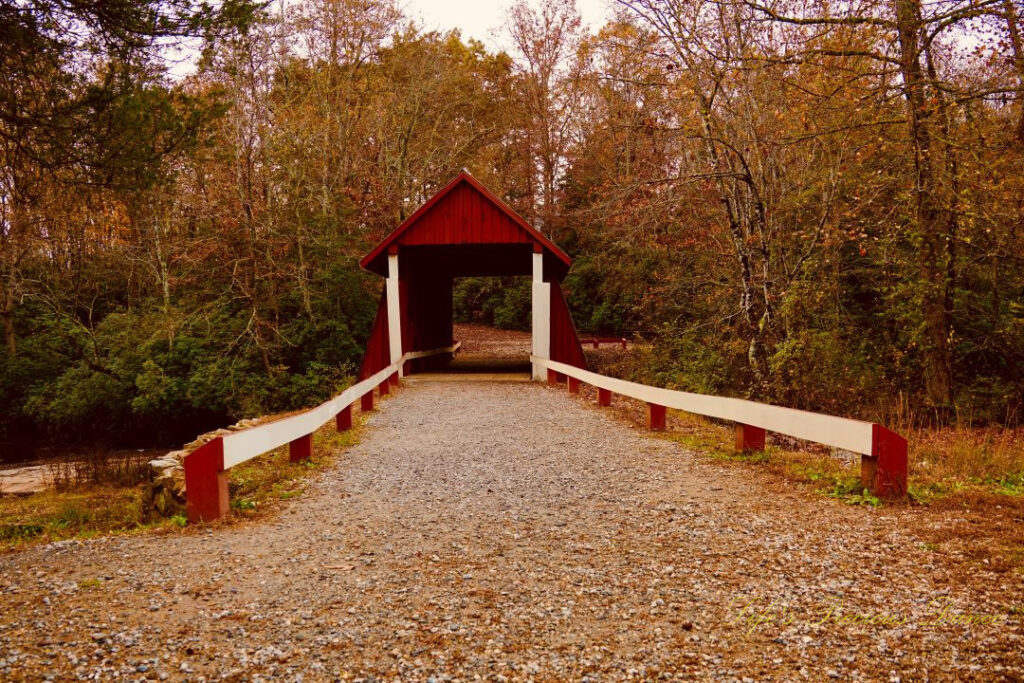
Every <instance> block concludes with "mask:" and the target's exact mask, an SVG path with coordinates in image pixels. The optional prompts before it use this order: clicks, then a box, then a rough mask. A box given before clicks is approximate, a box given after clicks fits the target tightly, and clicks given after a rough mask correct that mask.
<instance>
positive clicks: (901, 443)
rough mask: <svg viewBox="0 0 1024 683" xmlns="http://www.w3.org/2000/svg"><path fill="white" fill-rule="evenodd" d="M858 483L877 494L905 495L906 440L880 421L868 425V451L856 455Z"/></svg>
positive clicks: (898, 496) (881, 495)
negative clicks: (869, 427) (880, 423)
mask: <svg viewBox="0 0 1024 683" xmlns="http://www.w3.org/2000/svg"><path fill="white" fill-rule="evenodd" d="M860 481H861V484H862V485H863V486H864V487H865V488H866V489H868V490H869V491H871V493H872V494H874V495H876V496H878V497H879V498H902V497H904V496H906V495H907V440H906V439H904V438H903V437H902V436H900V435H899V434H897V433H896V432H894V431H892V430H889V429H886V428H885V427H883V426H882V425H877V424H876V425H871V455H862V456H861V457H860Z"/></svg>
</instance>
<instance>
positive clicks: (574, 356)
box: [360, 172, 587, 378]
mask: <svg viewBox="0 0 1024 683" xmlns="http://www.w3.org/2000/svg"><path fill="white" fill-rule="evenodd" d="M535 249H536V250H538V251H539V253H542V254H543V260H544V280H545V281H546V282H550V283H551V358H552V360H556V361H560V362H563V363H568V364H570V365H575V366H577V367H581V368H585V367H586V366H587V363H586V359H585V357H584V356H583V349H582V347H581V346H580V342H579V338H578V337H577V336H576V328H575V326H574V325H573V322H572V316H571V315H569V308H568V306H566V303H565V299H564V297H563V296H562V290H561V288H560V287H559V285H558V283H559V282H560V281H561V280H562V278H563V277H565V275H566V273H567V272H568V269H569V265H570V264H571V260H570V259H569V257H568V256H567V255H566V254H565V252H563V251H562V250H561V249H559V248H558V247H557V246H556V245H555V244H553V243H552V242H551V240H549V239H547V238H546V237H545V236H544V235H542V234H541V233H540V232H538V231H537V230H536V229H535V228H533V226H531V225H529V224H528V223H527V222H526V221H524V220H523V219H522V217H521V216H519V215H518V214H516V213H515V212H514V211H513V210H512V209H511V208H509V207H508V206H507V205H506V204H505V203H504V202H502V201H501V200H500V199H499V198H498V197H496V196H494V195H493V194H492V193H491V192H490V191H489V190H488V189H487V188H485V187H484V186H482V185H481V184H480V183H479V182H477V181H476V180H475V179H474V178H473V177H472V176H471V175H469V173H467V172H462V173H460V174H459V175H458V176H456V177H455V179H454V180H452V181H451V182H450V183H448V185H446V186H445V187H444V189H442V190H441V191H440V192H438V193H437V194H436V195H434V197H433V198H431V199H430V201H428V202H427V203H426V204H424V205H423V206H421V207H420V208H419V209H417V210H416V212H415V213H413V214H412V216H410V217H409V218H408V219H406V220H405V221H404V222H403V223H402V225H400V226H399V227H398V228H396V229H395V231H394V232H392V233H391V234H390V235H388V236H387V238H385V239H384V240H383V241H382V242H381V243H380V244H378V245H377V246H376V247H374V249H373V251H371V252H370V253H369V254H367V255H366V256H365V257H364V258H363V259H362V261H361V262H360V263H361V265H362V266H363V267H364V268H366V269H367V270H369V271H371V272H373V273H377V274H378V275H382V276H384V277H387V275H388V254H389V253H397V254H398V277H399V281H398V298H399V315H400V318H401V321H402V351H403V353H408V352H410V351H424V350H428V349H436V348H442V347H446V346H450V345H451V344H452V342H453V339H452V282H453V279H454V278H457V277H466V276H475V275H481V276H486V275H525V276H529V275H531V274H532V273H533V254H534V251H535ZM440 359H441V357H438V358H434V359H433V360H432V361H431V362H426V361H424V362H422V363H416V362H413V363H411V366H412V369H413V370H417V369H419V368H425V367H428V366H429V367H433V366H434V365H436V364H437V363H438V362H439V360H440ZM390 362H391V357H390V344H389V340H388V312H387V294H386V290H385V293H384V294H383V295H381V300H380V305H379V307H378V309H377V318H376V320H375V321H374V324H373V331H372V333H371V335H370V340H369V342H368V344H367V348H366V356H365V358H364V359H363V366H362V368H361V370H360V377H361V378H365V377H369V376H370V375H373V374H375V373H376V372H378V371H380V370H382V369H383V368H385V367H387V366H388V365H389V364H390Z"/></svg>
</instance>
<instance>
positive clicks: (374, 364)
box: [359, 287, 391, 380]
mask: <svg viewBox="0 0 1024 683" xmlns="http://www.w3.org/2000/svg"><path fill="white" fill-rule="evenodd" d="M389 365H391V344H390V342H389V341H388V289H387V287H385V288H384V291H383V292H381V294H380V303H379V304H377V317H376V318H374V319H373V327H372V328H371V329H370V338H369V339H368V340H367V341H366V355H364V356H363V365H362V367H361V368H359V379H360V380H364V379H366V378H367V377H370V376H372V375H375V374H377V373H378V372H380V371H381V370H383V369H384V368H386V367H387V366H389Z"/></svg>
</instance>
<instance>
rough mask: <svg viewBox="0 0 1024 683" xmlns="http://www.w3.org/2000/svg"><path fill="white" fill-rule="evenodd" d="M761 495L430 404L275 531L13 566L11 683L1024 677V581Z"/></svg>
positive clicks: (356, 454)
mask: <svg viewBox="0 0 1024 683" xmlns="http://www.w3.org/2000/svg"><path fill="white" fill-rule="evenodd" d="M760 476H763V475H759V474H758V473H757V472H756V471H753V470H748V469H744V468H736V467H725V466H722V465H719V464H716V463H714V462H712V461H710V460H708V459H706V458H704V457H701V456H697V455H694V454H692V453H689V452H687V451H686V450H685V449H684V448H682V447H680V446H679V445H678V444H675V443H673V442H670V441H667V440H663V439H657V438H652V437H650V436H648V435H646V434H645V433H643V432H642V431H640V430H638V429H634V428H631V427H629V426H628V425H625V424H623V423H621V422H618V421H616V420H614V419H613V418H611V417H609V416H608V415H607V414H605V413H601V412H599V411H598V410H597V409H596V408H590V407H586V406H584V405H583V404H582V403H581V402H580V401H579V400H577V399H574V398H571V397H569V396H567V395H566V394H565V393H564V392H560V391H557V390H554V389H551V388H547V387H544V386H542V385H539V384H514V383H474V382H438V383H418V384H410V385H408V386H406V387H404V388H403V389H402V390H401V391H400V392H399V393H398V395H397V396H395V397H394V398H392V399H390V400H388V401H386V402H384V404H383V405H382V408H381V410H380V412H378V413H376V414H374V415H373V416H372V417H371V418H370V420H369V428H368V429H367V430H366V432H365V434H364V438H363V440H362V442H361V443H360V444H359V445H358V446H356V447H354V448H353V449H352V450H351V451H350V452H349V453H348V454H347V455H346V456H344V457H343V458H342V459H340V460H339V461H338V464H337V465H336V466H334V467H333V468H332V469H330V470H329V471H327V472H324V473H322V474H320V475H318V476H317V478H316V479H315V480H314V481H313V482H312V483H311V484H310V486H309V487H308V488H307V491H306V493H305V494H304V495H303V496H302V497H300V498H298V499H295V500H292V501H289V502H288V503H286V504H285V506H284V507H283V509H282V511H281V512H280V513H278V514H276V515H275V516H274V517H272V518H270V519H269V520H263V521H256V522H238V523H234V524H230V525H225V526H219V527H216V528H212V529H201V530H197V531H194V532H189V533H185V534H179V535H171V536H154V535H135V536H128V537H110V538H102V539H94V540H89V541H70V542H61V543H54V544H51V545H47V546H40V547H35V548H31V549H28V550H24V551H21V552H15V553H8V554H6V555H4V556H2V557H0V606H2V613H0V679H4V680H22V679H25V680H38V679H43V678H50V679H54V680H68V679H78V680H85V679H98V680H115V679H117V680H203V679H205V680H221V679H227V680H306V681H310V680H336V679H349V680H350V679H362V680H365V681H383V680H388V681H390V680H414V681H430V680H433V681H448V680H476V679H486V680H498V681H503V680H536V681H552V680H585V681H598V680H625V679H634V680H694V679H697V680H716V681H717V680H722V681H737V680H738V681H754V680H756V681H762V680H785V681H792V680H810V681H820V680H842V681H857V680H861V681H878V680H882V681H897V680H904V681H910V680H979V681H981V680H984V681H993V680H1021V679H1022V678H1024V663H1022V659H1021V651H1022V650H1024V639H1022V627H1021V615H1020V612H1019V611H1016V612H1015V613H1012V612H1013V610H1014V607H1013V606H1014V604H1015V601H1019V600H1020V599H1021V579H1020V576H1019V575H1013V574H1010V573H994V572H993V573H991V574H986V573H985V572H977V573H974V574H971V575H970V576H969V578H968V579H967V580H965V579H964V578H963V577H964V573H963V572H962V571H960V570H959V569H958V567H957V566H956V565H954V564H948V563H947V564H943V563H942V562H941V561H940V559H938V558H936V557H935V554H934V553H930V552H929V551H928V550H927V549H926V548H923V547H921V546H922V544H921V543H920V541H919V540H918V539H917V538H915V537H914V536H913V534H912V533H911V532H910V531H908V530H906V528H905V525H904V524H903V521H904V518H905V516H906V515H909V514H912V511H908V510H899V509H886V510H882V511H878V510H870V509H862V508H853V507H849V506H846V505H843V504H841V503H838V502H836V501H832V500H826V499H819V498H816V497H813V496H812V495H810V494H806V493H799V492H794V493H792V494H778V493H772V494H768V493H766V487H765V486H763V482H761V481H759V477H760ZM968 617H970V620H971V623H963V622H964V620H965V619H967V618H968Z"/></svg>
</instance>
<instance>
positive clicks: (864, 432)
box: [533, 357, 873, 455]
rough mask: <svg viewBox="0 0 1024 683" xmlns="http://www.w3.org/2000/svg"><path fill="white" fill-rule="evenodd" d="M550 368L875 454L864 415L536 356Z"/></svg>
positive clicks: (648, 398)
mask: <svg viewBox="0 0 1024 683" xmlns="http://www.w3.org/2000/svg"><path fill="white" fill-rule="evenodd" d="M533 362H535V363H539V364H540V365H541V366H542V367H544V368H546V369H548V370H554V371H555V372H557V373H560V374H563V375H566V376H567V377H575V378H576V379H578V380H579V381H581V382H583V383H585V384H589V385H591V386H595V387H598V388H599V389H607V390H609V391H611V392H613V393H616V394H620V395H622V396H629V397H630V398H635V399H637V400H639V401H644V402H645V403H654V404H656V405H660V406H665V407H666V408H674V409H676V410H682V411H685V412H687V413H695V414H697V415H705V416H707V417H714V418H718V419H720V420H729V421H731V422H739V423H740V424H746V425H751V426H753V427H760V428H761V429H765V430H767V431H770V432H775V433H777V434H786V435H788V436H793V437H796V438H798V439H805V440H807V441H814V442H816V443H820V444H825V445H826V446H833V447H835V448H842V449H844V450H847V451H853V452H854V453H862V454H865V455H871V448H872V444H871V442H872V439H871V432H872V427H873V424H872V423H871V422H864V421H862V420H851V419H849V418H845V417H835V416H833V415H822V414H820V413H811V412H808V411H806V410H796V409H794V408H783V407H782V406H772V405H768V404H766V403H757V402H756V401H747V400H745V399H742V398H726V397H724V396H709V395H707V394H691V393H689V392H686V391H675V390H672V389H659V388H658V387H652V386H648V385H646V384H637V383H636V382H627V381H626V380H623V379H616V378H614V377H607V376H605V375H599V374H597V373H596V372H590V371H589V370H583V369H582V368H577V367H575V366H573V365H566V364H565V363H559V362H556V361H552V360H545V359H543V358H536V357H535V358H533Z"/></svg>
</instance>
